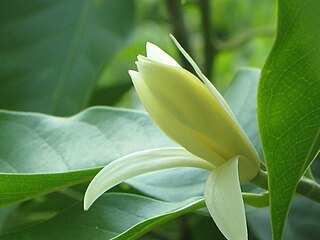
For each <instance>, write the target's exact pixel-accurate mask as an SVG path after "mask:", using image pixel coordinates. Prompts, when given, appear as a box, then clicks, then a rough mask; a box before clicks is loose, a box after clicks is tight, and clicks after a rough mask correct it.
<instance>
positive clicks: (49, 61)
mask: <svg viewBox="0 0 320 240" xmlns="http://www.w3.org/2000/svg"><path fill="white" fill-rule="evenodd" d="M0 15H1V20H0V34H1V36H2V37H1V38H0V52H1V60H0V77H1V82H0V108H4V109H11V110H19V111H20V110H22V111H36V112H44V113H50V114H54V115H71V114H74V113H77V112H79V111H80V110H82V109H84V108H85V107H86V106H87V104H88V102H89V100H90V95H91V92H92V91H93V87H94V83H95V81H96V79H97V78H98V76H99V72H100V70H101V69H102V67H103V65H104V64H106V63H107V62H108V61H110V60H111V58H112V56H113V55H114V54H115V53H116V52H117V51H118V50H119V49H121V48H122V47H123V46H124V44H125V43H126V41H127V39H128V37H129V36H130V33H131V32H132V29H133V23H134V3H133V1H132V0H108V1H92V0H81V1H78V0H66V1H61V0H60V1H40V2H39V1H36V0H32V1H28V4H25V3H24V2H23V1H1V2H0ZM124 19H125V21H124Z"/></svg>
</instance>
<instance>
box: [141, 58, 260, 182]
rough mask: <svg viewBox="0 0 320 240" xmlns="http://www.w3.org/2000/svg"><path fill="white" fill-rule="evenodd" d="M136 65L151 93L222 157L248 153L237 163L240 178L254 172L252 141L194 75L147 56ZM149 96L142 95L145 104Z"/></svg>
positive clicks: (257, 162) (257, 165)
mask: <svg viewBox="0 0 320 240" xmlns="http://www.w3.org/2000/svg"><path fill="white" fill-rule="evenodd" d="M137 66H138V70H139V74H140V77H141V78H142V81H143V83H144V84H145V86H146V88H148V91H149V92H150V94H151V95H152V96H153V98H154V99H155V101H156V102H158V103H161V105H162V106H163V108H164V109H166V111H167V112H169V113H170V114H171V115H172V117H173V118H175V119H176V120H177V121H178V122H180V123H183V124H184V125H185V126H187V127H188V128H189V129H192V130H194V131H196V132H198V133H199V136H201V137H204V138H206V139H209V140H210V142H211V143H213V144H212V145H213V146H215V147H214V149H213V150H214V151H215V152H217V153H218V154H219V155H220V156H221V157H223V158H224V159H225V160H227V159H230V158H232V157H234V156H237V155H243V156H246V157H247V158H246V159H245V160H244V161H242V162H241V163H240V165H241V167H240V170H241V172H242V170H243V169H245V171H244V172H243V173H241V174H240V175H241V180H242V181H248V180H250V179H252V178H253V177H254V176H255V175H256V174H257V170H258V167H259V164H260V163H259V158H258V156H257V154H256V152H255V150H254V149H253V148H252V145H251V144H250V142H249V141H248V139H247V138H246V137H245V135H244V134H243V133H242V131H241V130H240V129H239V127H238V126H237V125H236V124H235V122H234V121H233V119H232V118H231V117H230V115H229V114H228V113H227V112H226V110H225V109H224V107H223V106H222V105H221V104H220V102H219V101H218V100H217V99H216V98H215V97H214V96H213V95H212V94H211V93H210V91H209V90H208V89H207V87H206V86H205V85H204V84H203V83H202V82H201V81H200V80H199V79H198V78H197V77H196V76H194V75H193V74H191V73H190V72H188V71H186V70H184V69H178V68H173V67H170V66H165V65H163V64H157V63H156V62H154V61H149V62H148V61H147V59H144V60H143V61H138V62H137ZM142 92H143V91H140V92H139V91H138V94H139V95H141V93H142ZM150 99H151V98H145V101H144V102H143V103H144V105H146V104H148V101H149V100H150ZM155 101H154V102H155ZM149 105H151V104H150V103H149ZM150 109H153V111H157V109H155V106H150V107H149V109H147V110H148V112H149V114H150V116H151V117H152V112H151V111H150ZM160 117H161V116H160ZM166 134H168V132H166ZM195 140H198V139H195ZM178 143H180V142H178ZM180 144H182V143H180ZM187 149H188V148H187ZM198 156H199V155H198Z"/></svg>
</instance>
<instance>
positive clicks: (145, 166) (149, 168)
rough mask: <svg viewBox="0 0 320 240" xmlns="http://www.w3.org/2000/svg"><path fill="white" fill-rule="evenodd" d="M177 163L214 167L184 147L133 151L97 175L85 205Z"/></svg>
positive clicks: (85, 199)
mask: <svg viewBox="0 0 320 240" xmlns="http://www.w3.org/2000/svg"><path fill="white" fill-rule="evenodd" d="M174 167H197V168H204V169H208V170H212V169H213V168H214V167H213V165H212V164H210V163H208V162H207V161H205V160H203V159H201V158H198V157H196V156H194V155H192V154H190V153H189V152H187V151H186V150H185V149H184V148H158V149H152V150H146V151H141V152H136V153H132V154H129V155H127V156H124V157H122V158H119V159H117V160H115V161H113V162H111V163H110V164H108V165H107V166H106V167H104V168H103V169H102V170H101V171H100V172H99V173H98V174H97V175H96V176H95V177H94V179H93V180H92V181H91V183H90V184H89V186H88V188H87V191H86V193H85V196H84V209H85V210H88V209H89V207H90V206H91V205H92V203H93V202H94V201H95V200H96V199H97V198H98V197H99V196H100V195H102V194H103V193H104V192H105V191H108V190H109V189H110V188H112V187H114V186H115V185H117V184H119V183H121V182H123V181H125V180H127V179H129V178H132V177H135V176H138V175H141V174H144V173H149V172H153V171H158V170H162V169H167V168H174Z"/></svg>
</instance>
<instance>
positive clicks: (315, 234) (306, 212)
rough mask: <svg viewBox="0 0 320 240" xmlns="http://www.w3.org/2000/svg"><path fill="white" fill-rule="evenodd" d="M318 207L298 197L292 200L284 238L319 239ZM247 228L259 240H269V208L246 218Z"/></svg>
mask: <svg viewBox="0 0 320 240" xmlns="http://www.w3.org/2000/svg"><path fill="white" fill-rule="evenodd" d="M319 216H320V205H319V204H318V203H316V202H314V201H311V200H310V199H307V198H304V197H302V196H299V197H297V198H295V199H294V201H293V203H292V208H291V211H290V213H289V216H288V222H287V227H286V229H285V232H284V238H285V239H289V240H301V239H304V240H309V239H310V240H312V239H318V238H319V226H320V218H319ZM248 223H249V228H250V229H251V230H252V232H253V233H254V235H255V236H256V237H257V239H259V240H270V239H271V226H270V211H269V208H263V209H256V211H255V212H253V213H252V214H251V215H249V216H248Z"/></svg>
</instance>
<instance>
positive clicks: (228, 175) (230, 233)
mask: <svg viewBox="0 0 320 240" xmlns="http://www.w3.org/2000/svg"><path fill="white" fill-rule="evenodd" d="M204 197H205V201H206V205H207V208H208V210H209V212H210V215H211V217H212V218H213V220H214V221H215V223H216V225H217V226H218V228H219V229H220V231H221V232H222V233H223V235H224V236H225V237H226V238H227V239H228V240H246V239H248V234H247V222H246V216H245V209H244V203H243V199H242V195H241V188H240V182H239V177H238V157H235V158H233V159H231V160H229V161H227V162H226V163H224V164H223V165H222V166H220V167H218V168H217V169H215V170H214V171H213V172H212V174H211V175H210V176H209V178H208V180H207V183H206V186H205V191H204Z"/></svg>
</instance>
